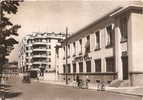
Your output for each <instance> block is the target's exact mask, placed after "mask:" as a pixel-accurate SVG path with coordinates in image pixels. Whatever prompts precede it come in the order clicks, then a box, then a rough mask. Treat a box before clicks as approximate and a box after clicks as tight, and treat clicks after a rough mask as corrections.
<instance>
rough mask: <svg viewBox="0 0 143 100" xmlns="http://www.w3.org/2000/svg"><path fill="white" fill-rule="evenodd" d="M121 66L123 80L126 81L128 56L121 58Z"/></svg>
mask: <svg viewBox="0 0 143 100" xmlns="http://www.w3.org/2000/svg"><path fill="white" fill-rule="evenodd" d="M122 66H123V80H128V78H129V75H128V56H123V57H122Z"/></svg>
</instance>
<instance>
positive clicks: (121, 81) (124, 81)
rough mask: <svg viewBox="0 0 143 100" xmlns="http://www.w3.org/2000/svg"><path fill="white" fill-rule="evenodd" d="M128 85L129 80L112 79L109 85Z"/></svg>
mask: <svg viewBox="0 0 143 100" xmlns="http://www.w3.org/2000/svg"><path fill="white" fill-rule="evenodd" d="M127 86H130V82H129V80H113V81H112V82H111V83H110V85H109V87H127Z"/></svg>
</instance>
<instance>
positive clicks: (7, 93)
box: [0, 92, 22, 98]
mask: <svg viewBox="0 0 143 100" xmlns="http://www.w3.org/2000/svg"><path fill="white" fill-rule="evenodd" d="M21 94H22V92H6V93H5V98H15V97H18V96H20V95H21ZM1 96H2V94H0V97H1Z"/></svg>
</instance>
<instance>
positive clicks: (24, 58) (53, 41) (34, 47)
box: [18, 33, 65, 78]
mask: <svg viewBox="0 0 143 100" xmlns="http://www.w3.org/2000/svg"><path fill="white" fill-rule="evenodd" d="M64 37H65V36H64V34H62V33H33V34H29V35H27V36H25V37H24V38H23V40H22V42H21V43H20V46H19V48H20V49H19V60H18V66H19V68H20V69H21V72H26V71H29V70H32V69H37V68H38V69H43V71H45V72H47V73H55V72H56V71H55V46H56V45H57V44H59V42H60V41H61V40H63V39H64ZM47 78H48V77H47Z"/></svg>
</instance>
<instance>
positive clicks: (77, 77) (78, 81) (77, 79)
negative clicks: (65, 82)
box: [76, 75, 80, 87]
mask: <svg viewBox="0 0 143 100" xmlns="http://www.w3.org/2000/svg"><path fill="white" fill-rule="evenodd" d="M76 82H77V86H78V87H79V85H80V79H79V76H78V75H77V76H76Z"/></svg>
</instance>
